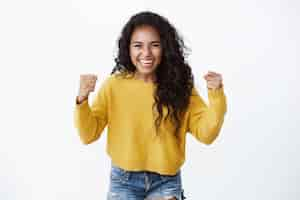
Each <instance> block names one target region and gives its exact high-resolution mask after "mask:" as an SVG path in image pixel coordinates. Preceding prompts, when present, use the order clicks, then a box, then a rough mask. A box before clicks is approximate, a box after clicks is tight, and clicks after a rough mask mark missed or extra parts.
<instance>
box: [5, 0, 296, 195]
mask: <svg viewBox="0 0 300 200" xmlns="http://www.w3.org/2000/svg"><path fill="white" fill-rule="evenodd" d="M180 2H181V3H179V1H178V3H176V2H174V1H171V0H169V1H167V0H166V1H156V0H152V1H141V0H139V1H114V0H111V1H108V2H104V1H96V0H93V1H92V0H90V1H78V0H64V1H62V0H61V1H58V0H53V1H41V0H40V1H38V0H29V1H20V0H19V1H17V0H10V1H1V3H0V25H1V26H0V29H1V30H0V66H1V67H0V70H1V71H0V81H1V83H0V93H1V104H0V120H1V126H0V127H1V130H0V136H1V139H0V199H1V200H2V199H3V200H13V199H18V200H19V199H20V200H40V199H43V200H53V199H55V200H65V199H72V200H81V199H89V200H96V199H105V196H106V192H107V189H108V180H109V170H110V160H109V157H108V156H107V154H106V152H105V140H106V134H103V135H102V137H101V138H100V139H99V140H98V141H97V142H95V143H93V144H91V145H88V146H85V145H83V144H81V142H80V140H79V137H78V135H77V132H76V130H75V129H74V125H73V109H74V105H75V104H74V100H75V96H76V94H77V90H78V86H79V75H80V74H81V73H97V74H98V75H99V77H100V81H98V84H97V88H99V86H100V84H101V82H102V81H103V79H104V78H105V76H106V75H108V73H110V71H111V69H112V67H113V64H114V62H113V56H114V54H115V51H116V45H115V44H116V43H115V42H116V39H117V37H118V35H119V33H120V30H121V27H122V26H123V25H124V23H125V22H126V21H127V20H128V18H129V17H130V16H131V15H132V14H134V13H136V12H137V11H142V10H145V9H150V10H152V11H155V12H158V13H160V14H162V15H164V16H166V17H167V18H168V19H169V20H170V21H171V22H172V23H173V24H174V25H175V26H176V27H177V28H178V30H179V31H180V33H181V34H182V35H183V36H184V38H185V40H186V42H187V44H188V45H189V46H190V47H191V48H192V50H193V51H192V54H191V56H190V57H189V60H190V64H191V66H192V68H193V71H194V75H195V78H196V82H197V87H198V88H199V90H200V93H201V94H202V96H203V97H204V98H207V94H206V87H205V86H206V85H205V81H204V80H203V78H202V76H203V75H204V73H206V71H207V70H208V69H210V70H215V71H218V72H220V73H222V74H223V77H224V85H225V92H226V95H227V99H228V113H227V115H226V119H225V123H224V126H223V129H222V131H221V135H220V137H218V139H217V140H216V141H215V143H213V144H212V145H210V146H206V145H203V144H201V143H199V142H197V141H196V140H195V139H194V138H193V137H191V136H190V135H189V136H188V141H187V160H186V163H185V164H184V166H183V185H184V190H185V195H186V196H187V197H188V199H205V200H219V199H228V200H240V199H243V200H253V199H256V200H271V199H272V200H279V199H280V200H281V199H282V200H296V199H299V198H300V192H299V191H297V189H299V184H300V183H299V182H300V177H299V176H300V172H299V170H298V169H299V168H300V164H299V163H300V162H299V156H297V155H298V154H299V153H300V149H299V143H300V142H299V141H300V137H299V133H300V125H299V123H300V120H299V119H300V117H299V116H298V115H299V113H300V112H299V111H300V109H299V108H300V107H299V106H298V105H297V103H298V102H299V100H300V95H299V89H298V86H297V85H298V84H299V83H297V75H298V76H299V69H298V67H299V56H300V55H299V53H300V51H299V42H300V36H299V35H300V29H299V19H300V18H299V16H297V13H296V12H297V11H298V12H299V11H300V10H299V9H300V3H299V2H298V1H296V0H288V1H287V0H285V1H284V0H281V1H280V0H273V1H271V0H260V1H258V0H257V1H246V0H240V1H238V0H228V1H221V0H210V1H193V2H187V1H180ZM92 97H93V95H92ZM297 186H298V188H297Z"/></svg>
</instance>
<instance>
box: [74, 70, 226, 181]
mask: <svg viewBox="0 0 300 200" xmlns="http://www.w3.org/2000/svg"><path fill="white" fill-rule="evenodd" d="M155 87H156V86H155V84H154V83H146V82H144V81H142V80H139V79H135V78H133V77H132V76H127V77H126V78H124V77H123V78H122V77H120V76H116V75H110V76H109V77H108V78H106V79H105V81H104V82H103V84H102V85H101V88H100V89H99V91H98V93H97V95H96V97H95V99H94V100H93V103H92V105H91V106H89V104H88V100H85V101H84V102H82V103H81V104H79V105H78V104H76V106H75V112H74V114H75V116H74V119H75V126H76V128H77V129H78V133H79V136H80V139H81V141H82V142H83V143H84V144H89V143H91V142H93V141H95V140H97V139H98V138H99V137H100V136H101V134H102V132H103V129H104V128H105V127H106V125H107V145H106V151H107V153H108V155H109V156H110V157H111V159H112V162H113V163H114V164H116V165H117V166H119V167H121V168H123V169H125V170H131V171H139V170H147V171H152V172H157V173H160V174H164V175H174V174H176V172H177V171H178V170H179V169H180V167H181V166H182V164H183V163H184V161H185V143H186V133H188V132H189V133H191V134H192V135H193V136H194V137H195V138H196V139H197V140H199V141H200V142H202V143H205V144H211V143H212V142H213V141H214V140H215V138H216V137H217V136H218V134H219V132H220V129H221V126H222V124H223V120H224V115H225V113H226V97H225V95H224V91H223V87H222V88H219V89H214V90H213V89H208V98H209V107H208V106H207V105H206V104H205V102H204V101H203V99H202V98H201V97H200V96H199V94H198V92H197V91H196V89H195V88H193V91H192V95H191V97H190V98H191V99H190V104H189V106H188V110H187V112H186V114H185V115H184V117H183V119H182V121H181V128H180V135H179V139H176V137H175V136H174V133H173V132H174V127H175V126H173V125H172V124H171V123H170V121H169V120H167V121H162V123H161V126H160V128H159V134H156V132H155V125H154V117H153V114H152V104H153V103H154V98H153V92H154V91H155ZM163 112H164V114H166V109H165V108H164V109H163Z"/></svg>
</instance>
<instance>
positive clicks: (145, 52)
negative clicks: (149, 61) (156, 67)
mask: <svg viewBox="0 0 300 200" xmlns="http://www.w3.org/2000/svg"><path fill="white" fill-rule="evenodd" d="M142 53H143V55H144V56H151V55H152V51H151V47H145V48H143V52H142Z"/></svg>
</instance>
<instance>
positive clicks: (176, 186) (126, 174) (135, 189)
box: [107, 164, 185, 200]
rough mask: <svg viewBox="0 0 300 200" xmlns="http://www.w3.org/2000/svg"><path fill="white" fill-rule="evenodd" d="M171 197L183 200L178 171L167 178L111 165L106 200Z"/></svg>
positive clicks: (147, 199) (141, 199)
mask: <svg viewBox="0 0 300 200" xmlns="http://www.w3.org/2000/svg"><path fill="white" fill-rule="evenodd" d="M171 197H175V198H176V199H177V200H183V199H185V197H184V195H183V189H182V184H181V171H180V170H179V171H178V172H177V174H175V175H173V176H169V175H161V174H158V173H155V172H148V171H126V170H124V169H122V168H120V167H118V166H116V165H114V164H112V167H111V173H110V185H109V192H108V194H107V200H152V199H153V200H155V199H161V198H166V199H167V198H171Z"/></svg>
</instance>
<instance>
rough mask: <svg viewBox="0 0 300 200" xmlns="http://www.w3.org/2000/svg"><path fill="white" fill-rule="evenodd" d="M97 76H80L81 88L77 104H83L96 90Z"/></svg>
mask: <svg viewBox="0 0 300 200" xmlns="http://www.w3.org/2000/svg"><path fill="white" fill-rule="evenodd" d="M96 81H97V76H96V75H94V74H82V75H80V87H79V91H78V96H77V102H78V103H81V102H82V101H83V100H84V99H87V98H88V96H89V94H90V92H93V91H94V90H95V86H96Z"/></svg>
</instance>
